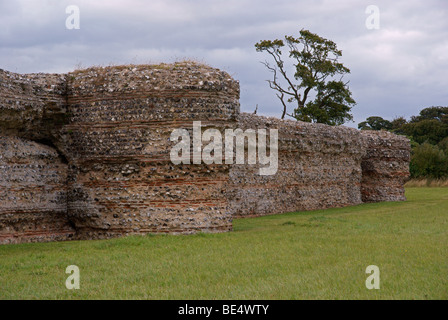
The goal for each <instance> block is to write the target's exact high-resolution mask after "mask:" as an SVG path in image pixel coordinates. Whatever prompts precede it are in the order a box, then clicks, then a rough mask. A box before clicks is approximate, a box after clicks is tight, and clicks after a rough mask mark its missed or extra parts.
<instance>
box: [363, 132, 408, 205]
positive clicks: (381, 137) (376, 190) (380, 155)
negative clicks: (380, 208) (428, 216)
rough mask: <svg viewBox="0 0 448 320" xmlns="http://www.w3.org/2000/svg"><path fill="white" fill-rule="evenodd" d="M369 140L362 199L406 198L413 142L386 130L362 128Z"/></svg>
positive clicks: (400, 199)
mask: <svg viewBox="0 0 448 320" xmlns="http://www.w3.org/2000/svg"><path fill="white" fill-rule="evenodd" d="M361 133H362V135H363V138H364V140H365V141H366V143H367V148H366V154H365V155H364V157H363V159H362V163H361V168H362V173H363V174H362V183H361V195H362V201H363V202H379V201H403V200H406V198H405V196H404V188H403V185H404V183H405V182H406V181H407V179H408V177H409V162H410V155H411V153H410V144H409V140H408V139H407V138H405V137H403V136H398V135H395V134H392V133H390V132H386V131H370V130H368V131H361Z"/></svg>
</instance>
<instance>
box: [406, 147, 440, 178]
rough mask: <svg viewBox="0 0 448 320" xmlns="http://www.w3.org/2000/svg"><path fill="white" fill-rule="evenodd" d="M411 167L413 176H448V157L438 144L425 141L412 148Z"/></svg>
mask: <svg viewBox="0 0 448 320" xmlns="http://www.w3.org/2000/svg"><path fill="white" fill-rule="evenodd" d="M409 169H410V171H411V176H412V177H413V178H422V177H425V178H435V179H440V178H444V177H448V157H447V156H446V155H445V153H444V152H443V150H441V149H439V147H438V146H435V145H432V144H429V143H427V142H425V143H423V144H421V145H418V146H417V147H415V148H414V149H413V150H412V158H411V163H410V166H409Z"/></svg>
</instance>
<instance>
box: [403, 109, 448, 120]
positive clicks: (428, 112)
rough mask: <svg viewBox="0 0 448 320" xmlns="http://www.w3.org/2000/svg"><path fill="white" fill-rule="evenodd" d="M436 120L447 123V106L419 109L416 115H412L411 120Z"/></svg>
mask: <svg viewBox="0 0 448 320" xmlns="http://www.w3.org/2000/svg"><path fill="white" fill-rule="evenodd" d="M423 120H437V121H440V122H442V123H446V124H448V107H429V108H425V109H423V110H421V111H420V114H419V115H418V116H412V117H411V122H419V121H423Z"/></svg>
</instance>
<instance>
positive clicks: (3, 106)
mask: <svg viewBox="0 0 448 320" xmlns="http://www.w3.org/2000/svg"><path fill="white" fill-rule="evenodd" d="M65 107H66V76H65V75H60V74H45V73H34V74H17V73H13V72H8V71H4V70H1V69H0V136H6V135H9V136H17V137H21V138H25V139H29V140H35V141H44V142H45V143H50V144H52V143H53V142H54V140H55V137H54V136H55V135H57V132H58V130H59V129H60V127H61V126H62V125H63V124H64V122H65V112H66V109H65Z"/></svg>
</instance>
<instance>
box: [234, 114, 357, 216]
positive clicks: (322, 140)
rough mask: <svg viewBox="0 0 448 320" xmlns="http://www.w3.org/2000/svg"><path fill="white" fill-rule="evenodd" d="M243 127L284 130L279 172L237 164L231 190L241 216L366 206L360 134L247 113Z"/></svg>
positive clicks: (244, 115) (240, 124) (280, 142)
mask: <svg viewBox="0 0 448 320" xmlns="http://www.w3.org/2000/svg"><path fill="white" fill-rule="evenodd" d="M238 124H239V126H240V127H241V128H242V129H243V130H246V129H267V130H268V136H269V129H277V130H278V134H279V137H278V140H279V141H278V171H277V173H276V174H275V175H270V176H262V175H259V174H258V168H259V166H253V165H248V164H245V165H235V166H234V167H233V168H232V171H231V175H230V177H231V182H232V187H231V188H229V199H230V204H231V207H232V209H231V211H232V212H233V213H234V215H235V216H259V215H266V214H273V213H281V212H291V211H298V210H314V209H323V208H330V207H341V206H347V205H355V204H359V203H361V194H360V192H359V190H360V186H361V178H362V172H361V160H362V157H363V155H364V153H365V144H364V140H363V138H362V136H361V134H360V131H359V130H356V129H352V128H347V127H342V126H340V127H331V126H327V125H323V124H311V123H306V122H301V121H292V120H279V119H276V118H265V117H260V116H256V115H251V114H241V116H240V117H239V123H238Z"/></svg>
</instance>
